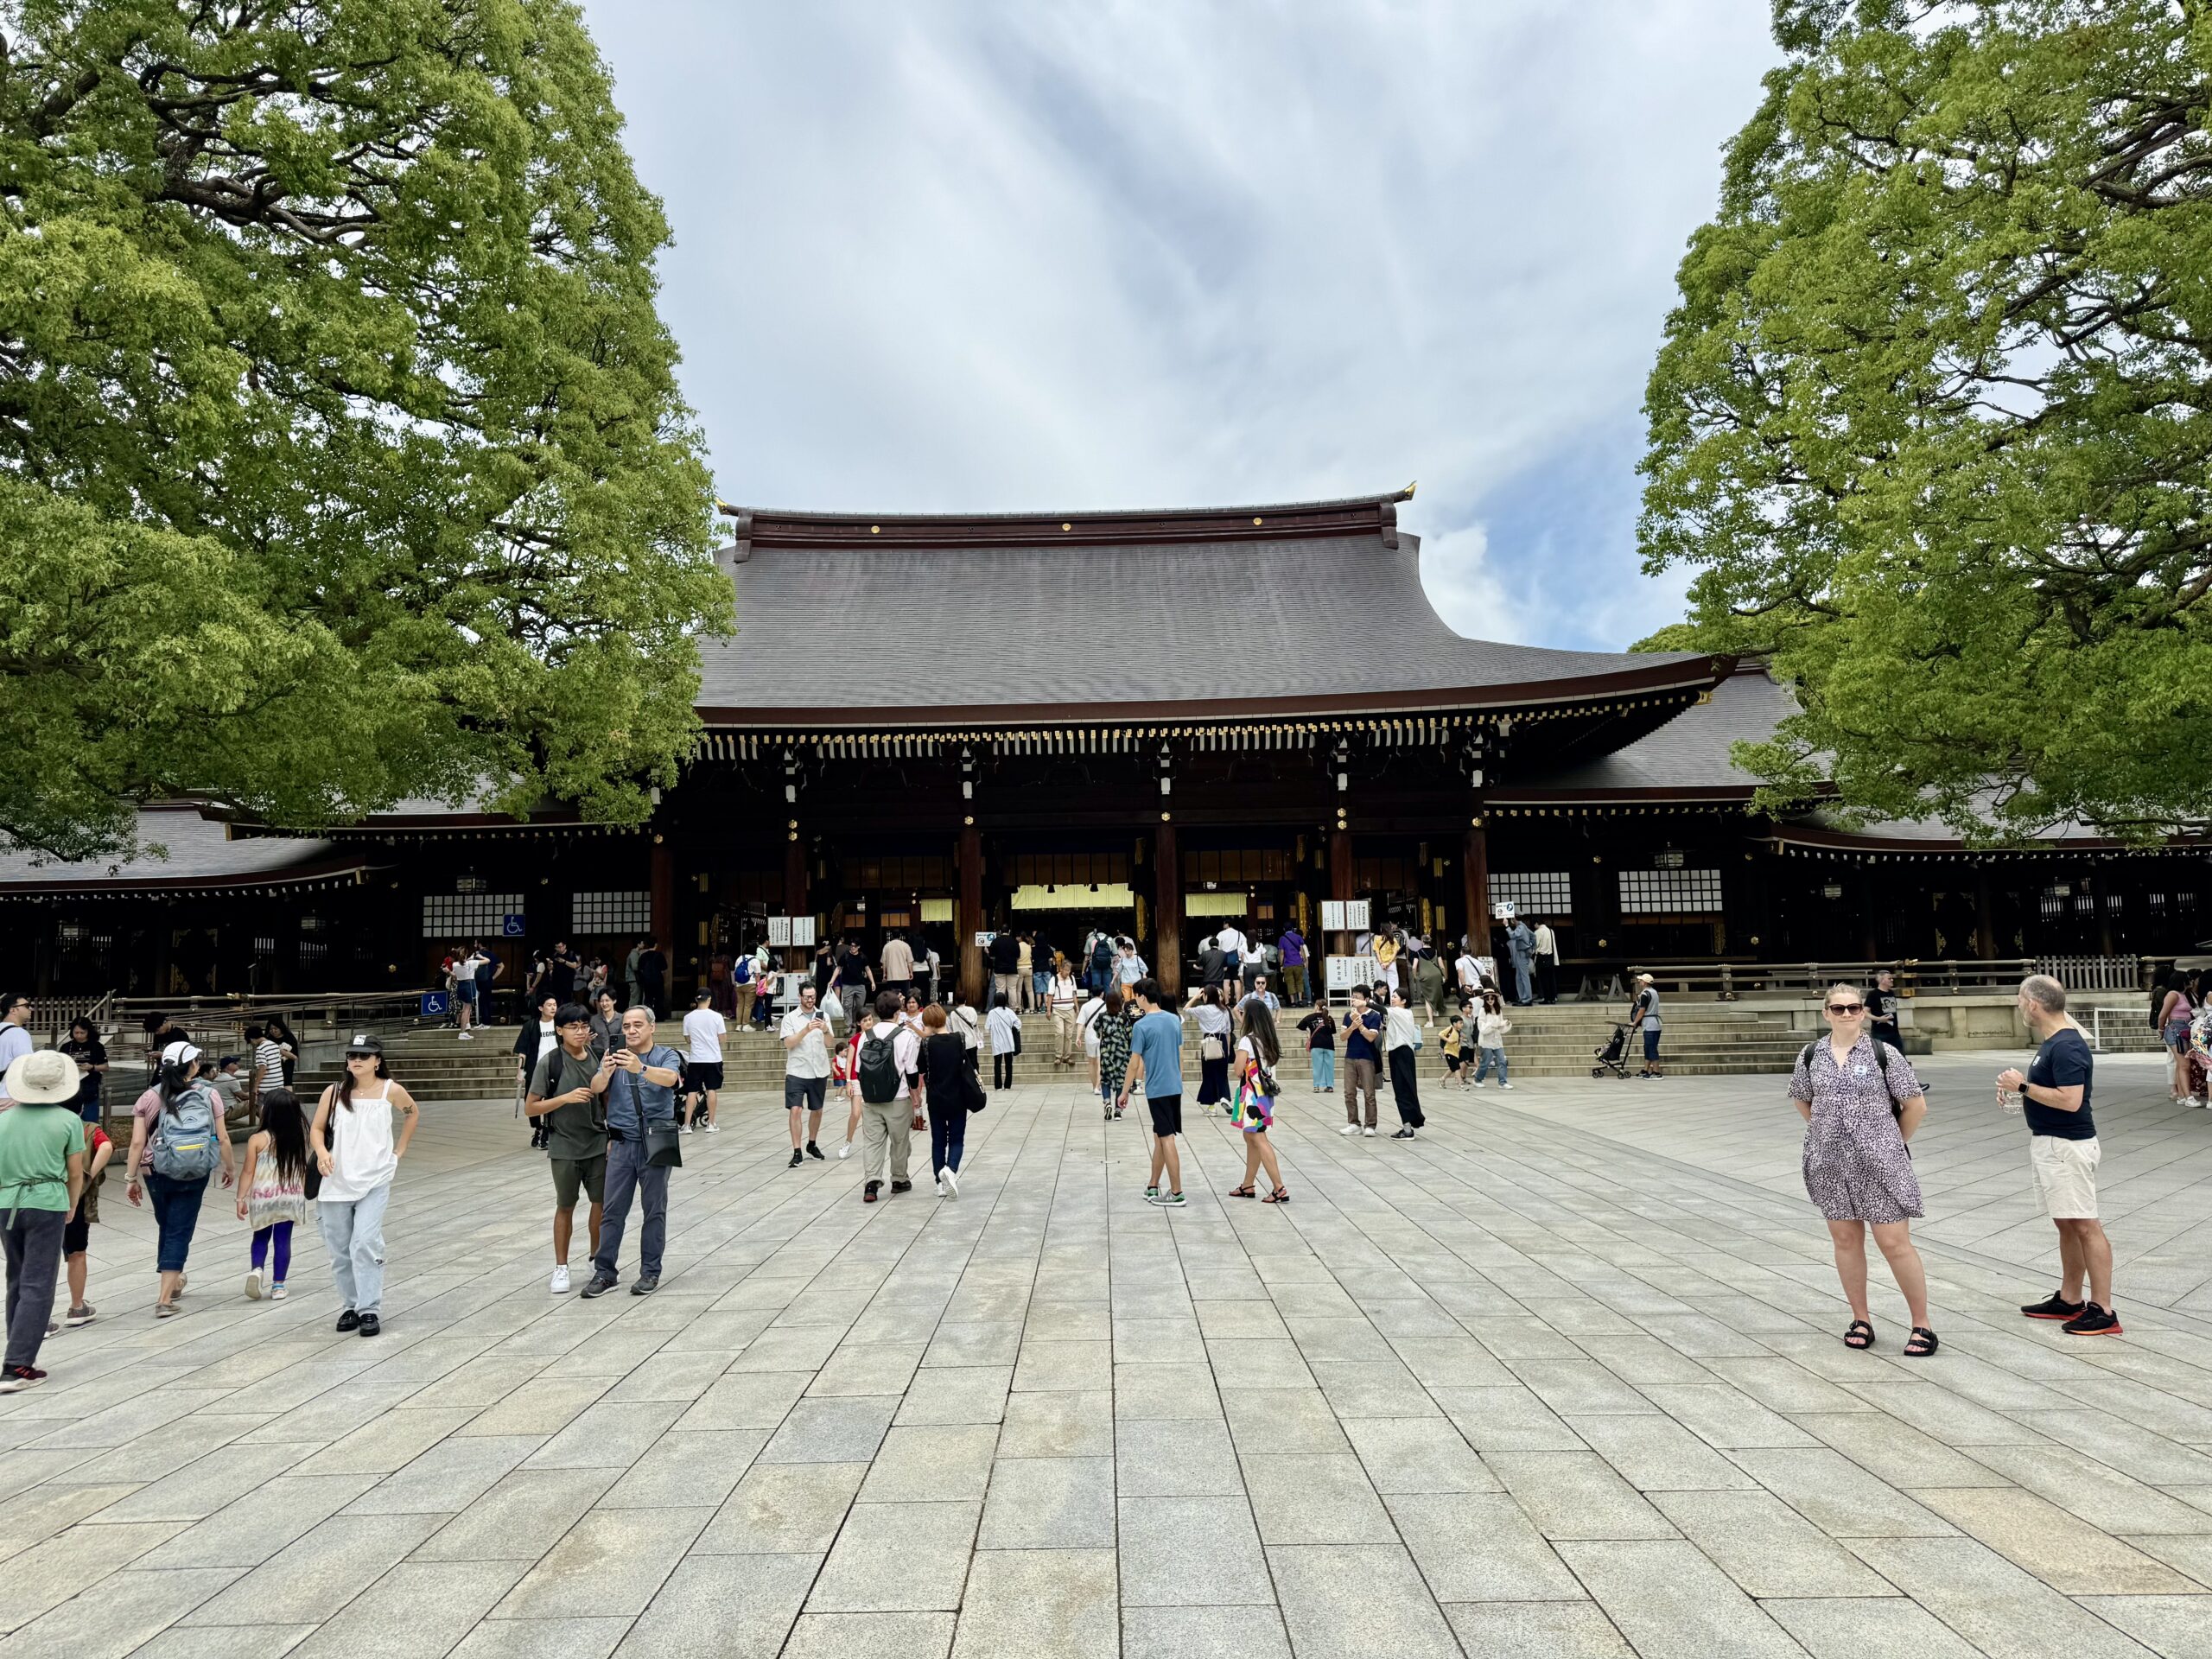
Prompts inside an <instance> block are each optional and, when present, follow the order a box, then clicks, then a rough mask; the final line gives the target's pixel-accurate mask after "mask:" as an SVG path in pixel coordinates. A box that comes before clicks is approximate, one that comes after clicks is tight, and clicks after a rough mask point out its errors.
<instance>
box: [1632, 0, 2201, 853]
mask: <svg viewBox="0 0 2212 1659" xmlns="http://www.w3.org/2000/svg"><path fill="white" fill-rule="evenodd" d="M1775 34H1776V38H1777V41H1778V42H1779V43H1780V45H1781V46H1782V48H1783V51H1784V54H1785V60H1784V61H1783V64H1782V65H1781V66H1780V67H1777V68H1776V69H1775V70H1773V71H1772V72H1771V73H1770V74H1769V75H1768V76H1767V78H1766V81H1765V92H1764V99H1763V100H1762V101H1761V103H1760V105H1759V107H1758V111H1757V112H1756V113H1755V114H1754V115H1753V116H1752V118H1751V121H1750V123H1749V124H1747V125H1746V126H1745V128H1744V129H1743V130H1742V131H1741V132H1740V133H1739V134H1738V136H1737V137H1736V138H1735V140H1734V141H1733V143H1732V145H1731V146H1730V148H1729V149H1728V151H1727V155H1726V164H1725V169H1724V174H1723V181H1722V188H1721V197H1720V207H1719V215H1718V217H1716V218H1715V219H1713V222H1712V223H1710V224H1708V225H1707V226H1704V227H1702V228H1701V229H1700V230H1699V231H1698V232H1696V234H1695V235H1694V237H1693V238H1692V239H1691V243H1690V247H1689V251H1688V255H1687V257H1685V258H1684V260H1683V261H1682V264H1681V272H1680V283H1681V303H1680V305H1679V307H1678V308H1676V309H1675V312H1674V313H1673V315H1671V316H1670V317H1669V320H1668V323H1667V329H1666V338H1665V341H1664V344H1663V346H1662V350H1661V352H1660V353H1659V357H1658V360H1657V363H1656V366H1655V367H1654V369H1653V372H1652V374H1651V378H1650V383H1649V390H1648V393H1647V397H1646V403H1645V412H1646V416H1647V418H1648V420H1649V451H1648V454H1647V455H1646V457H1645V460H1644V462H1643V472H1644V474H1645V476H1646V480H1647V483H1646V490H1645V495H1644V512H1643V523H1642V540H1643V553H1644V557H1645V563H1646V568H1647V569H1650V570H1653V571H1657V570H1659V569H1664V568H1665V567H1667V566H1669V565H1674V564H1682V565H1687V566H1690V567H1693V568H1694V570H1695V575H1694V579H1693V582H1692V586H1691V595H1692V600H1691V605H1692V610H1691V617H1690V620H1689V623H1688V625H1687V626H1681V627H1677V628H1675V629H1670V630H1668V631H1666V632H1665V633H1664V634H1663V635H1661V636H1655V639H1654V640H1653V641H1652V642H1650V643H1653V644H1655V645H1661V644H1663V645H1669V646H1681V645H1695V646H1696V647H1698V648H1700V649H1707V650H1725V651H1758V652H1770V653H1772V658H1773V663H1774V667H1775V670H1776V671H1777V675H1778V677H1782V678H1783V679H1786V680H1789V681H1790V682H1793V683H1795V685H1796V689H1797V691H1798V695H1799V699H1800V702H1801V704H1802V710H1803V712H1802V715H1800V716H1798V717H1796V718H1795V719H1793V720H1792V721H1789V722H1788V723H1787V724H1786V726H1785V728H1784V729H1783V733H1782V734H1781V736H1780V737H1779V739H1778V740H1777V741H1776V742H1774V743H1772V744H1768V745H1762V746H1756V747H1751V748H1750V749H1749V750H1748V752H1747V753H1745V755H1744V756H1743V759H1744V760H1746V761H1747V762H1748V763H1750V764H1751V765H1752V766H1754V767H1755V769H1757V770H1758V771H1759V772H1761V773H1762V774H1763V775H1764V776H1765V777H1766V778H1767V779H1769V780H1770V785H1771V787H1770V791H1769V792H1768V794H1767V797H1766V798H1767V799H1768V801H1769V802H1770V804H1771V803H1779V802H1783V801H1793V800H1797V799H1802V798H1803V796H1804V795H1805V794H1806V793H1807V792H1808V791H1809V790H1810V789H1812V788H1813V787H1814V786H1815V785H1816V784H1818V783H1819V782H1820V781H1821V780H1823V779H1833V783H1834V790H1835V792H1836V794H1837V796H1838V797H1839V798H1840V800H1841V801H1842V803H1843V804H1845V805H1846V806H1847V807H1848V808H1853V809H1857V810H1861V811H1864V812H1868V813H1872V814H1878V815H1881V816H1897V817H1916V816H1923V815H1927V814H1929V813H1931V812H1932V813H1934V814H1936V815H1939V816H1941V817H1943V818H1944V819H1946V820H1948V822H1949V823H1952V824H1953V825H1955V826H1956V827H1957V828H1958V829H1960V830H1961V832H1963V833H1966V834H1967V835H1969V836H1974V837H1976V838H2004V837H2009V836H2020V835H2024V834H2026V833H2029V832H2031V831H2032V830H2033V829H2036V828H2037V827H2039V826H2042V825H2044V824H2047V823H2052V822H2055V821H2059V820H2063V819H2066V818H2069V817H2072V818H2078V819H2081V820H2083V821H2087V822H2090V823H2097V824H2101V825H2102V826H2105V827H2107V829H2111V830H2113V831H2114V832H2116V833H2120V834H2122V835H2127V836H2155V835H2158V834H2159V833H2162V832H2164V831H2166V830H2169V829H2173V828H2175V827H2177V826H2179V825H2183V824H2187V823H2201V822H2202V820H2203V818H2204V817H2206V816H2207V814H2208V804H2212V745H2208V744H2207V743H2205V742H2203V741H2202V733H2203V731H2204V730H2205V719H2204V717H2205V715H2206V714H2207V713H2208V709H2212V618H2208V612H2207V603H2208V594H2212V372H2208V371H2212V140H2208V135H2207V131H2206V118H2207V109H2208V103H2212V17H2209V16H2208V12H2207V9H2206V7H2205V6H2204V5H2203V4H2202V0H1980V3H1974V0H1948V3H1942V4H1936V3H1923V0H1912V3H1908V0H1855V3H1853V0H1777V4H1776V6H1775Z"/></svg>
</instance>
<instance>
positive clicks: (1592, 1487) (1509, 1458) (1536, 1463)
mask: <svg viewBox="0 0 2212 1659" xmlns="http://www.w3.org/2000/svg"><path fill="white" fill-rule="evenodd" d="M1483 1461H1484V1464H1485V1465H1487V1466H1488V1468H1489V1470H1490V1471H1491V1473H1492V1474H1493V1475H1496V1476H1497V1478H1498V1479H1499V1480H1500V1481H1502V1482H1503V1484H1504V1486H1505V1490H1506V1491H1509V1492H1510V1493H1512V1495H1513V1497H1514V1498H1515V1499H1516V1501H1517V1502H1518V1503H1520V1505H1521V1507H1522V1509H1523V1510H1527V1511H1528V1513H1529V1519H1530V1520H1532V1521H1534V1522H1535V1523H1536V1529H1537V1530H1538V1531H1540V1532H1541V1533H1542V1534H1543V1535H1544V1536H1545V1537H1547V1538H1550V1539H1553V1540H1554V1541H1556V1540H1559V1539H1562V1538H1672V1537H1674V1536H1675V1529H1674V1528H1673V1526H1672V1525H1670V1524H1669V1522H1668V1520H1667V1518H1666V1516H1662V1515H1661V1514H1660V1513H1659V1511H1658V1510H1655V1509H1653V1508H1652V1507H1651V1505H1650V1504H1649V1503H1646V1502H1645V1501H1644V1500H1643V1497H1641V1496H1639V1495H1638V1494H1637V1491H1636V1489H1635V1488H1634V1487H1632V1486H1630V1484H1628V1483H1627V1482H1626V1481H1624V1480H1623V1479H1622V1478H1620V1477H1619V1476H1618V1475H1617V1474H1615V1473H1614V1472H1613V1471H1612V1467H1611V1465H1609V1464H1608V1463H1606V1462H1605V1459H1602V1458H1600V1457H1599V1455H1598V1454H1597V1453H1596V1452H1491V1453H1490V1454H1489V1455H1487V1456H1486V1457H1485V1458H1484V1459H1483Z"/></svg>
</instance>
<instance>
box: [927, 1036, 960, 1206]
mask: <svg viewBox="0 0 2212 1659" xmlns="http://www.w3.org/2000/svg"><path fill="white" fill-rule="evenodd" d="M922 1025H923V1027H924V1029H925V1030H926V1031H927V1032H928V1033H929V1035H927V1036H926V1037H925V1038H923V1039H922V1076H923V1077H924V1078H925V1080H926V1082H927V1084H928V1089H929V1093H928V1095H927V1096H926V1098H927V1099H928V1101H929V1103H930V1173H931V1176H933V1177H934V1178H935V1179H936V1181H937V1192H938V1197H939V1198H958V1197H959V1196H960V1154H961V1153H962V1151H963V1149H964V1148H965V1147H966V1146H967V1142H968V1105H967V1103H966V1101H965V1100H964V1099H963V1097H962V1096H963V1095H964V1094H965V1092H966V1090H967V1089H968V1086H969V1084H968V1077H967V1072H968V1042H967V1039H965V1038H963V1036H961V1035H960V1033H958V1032H956V1031H947V1030H946V1029H945V1028H944V1026H945V1016H944V1009H943V1008H942V1007H938V1004H936V1003H934V1002H932V1003H931V1004H930V1005H929V1007H926V1008H925V1009H923V1010H922Z"/></svg>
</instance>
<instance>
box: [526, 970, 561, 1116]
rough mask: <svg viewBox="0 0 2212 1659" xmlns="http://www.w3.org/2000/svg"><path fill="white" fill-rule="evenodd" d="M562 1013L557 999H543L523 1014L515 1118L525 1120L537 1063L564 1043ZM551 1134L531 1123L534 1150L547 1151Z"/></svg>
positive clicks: (542, 997) (548, 995)
mask: <svg viewBox="0 0 2212 1659" xmlns="http://www.w3.org/2000/svg"><path fill="white" fill-rule="evenodd" d="M560 1012H561V1002H560V1000H559V999H558V998H557V997H555V996H553V995H550V993H549V994H544V995H538V996H537V997H536V998H535V1000H533V1001H531V1005H530V1007H528V1009H526V1010H525V1011H524V1014H523V1021H522V1029H521V1030H520V1031H518V1032H517V1033H515V1116H517V1117H520V1116H523V1103H524V1101H526V1100H528V1099H529V1098H530V1079H531V1073H533V1072H535V1071H537V1062H538V1060H539V1059H540V1058H542V1057H543V1055H544V1053H545V1052H546V1050H548V1049H550V1048H551V1047H552V1046H554V1045H555V1044H556V1043H557V1042H559V1041H560V1038H559V1036H558V1035H557V1033H558V1032H559V1031H560V1025H559V1023H558V1020H556V1015H558V1014H559V1013H560ZM547 1133H548V1131H547V1129H546V1127H545V1125H544V1124H543V1123H542V1122H538V1121H537V1119H536V1118H531V1120H530V1144H531V1148H532V1149H533V1150H543V1147H544V1145H545V1138H546V1135H547Z"/></svg>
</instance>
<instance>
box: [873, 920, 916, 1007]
mask: <svg viewBox="0 0 2212 1659" xmlns="http://www.w3.org/2000/svg"><path fill="white" fill-rule="evenodd" d="M876 983H877V984H878V985H880V986H881V987H882V988H884V989H885V990H887V991H896V992H898V993H899V995H900V996H902V997H903V996H905V995H906V993H907V992H908V991H909V990H910V989H912V988H913V983H914V947H913V946H912V945H911V944H907V943H906V939H905V938H904V937H903V936H901V935H899V934H898V933H895V932H894V933H891V934H887V935H886V936H885V938H884V941H883V977H882V978H880V979H879V980H878V981H876Z"/></svg>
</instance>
